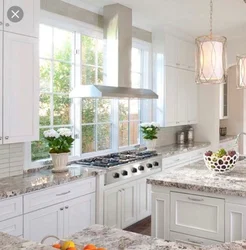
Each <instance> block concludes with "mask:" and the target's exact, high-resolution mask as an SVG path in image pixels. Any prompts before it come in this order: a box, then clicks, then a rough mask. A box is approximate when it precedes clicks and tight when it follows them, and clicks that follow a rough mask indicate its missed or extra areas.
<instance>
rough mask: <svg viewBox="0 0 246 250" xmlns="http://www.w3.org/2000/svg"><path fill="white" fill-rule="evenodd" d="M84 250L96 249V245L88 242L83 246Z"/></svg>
mask: <svg viewBox="0 0 246 250" xmlns="http://www.w3.org/2000/svg"><path fill="white" fill-rule="evenodd" d="M84 250H97V247H96V246H95V245H93V244H88V245H86V246H85V247H84Z"/></svg>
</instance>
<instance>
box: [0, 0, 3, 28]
mask: <svg viewBox="0 0 246 250" xmlns="http://www.w3.org/2000/svg"><path fill="white" fill-rule="evenodd" d="M2 6H3V0H0V30H3V8H2Z"/></svg>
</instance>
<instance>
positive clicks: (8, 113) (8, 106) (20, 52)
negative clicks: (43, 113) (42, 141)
mask: <svg viewBox="0 0 246 250" xmlns="http://www.w3.org/2000/svg"><path fill="white" fill-rule="evenodd" d="M3 82H4V94H3V96H4V101H3V103H4V109H3V112H4V114H3V117H4V120H3V135H4V138H3V139H4V143H17V142H26V141H33V140H38V134H39V132H38V123H39V122H38V116H39V115H38V113H39V63H38V39H36V38H31V37H26V36H21V35H16V34H12V33H8V32H5V34H4V81H3Z"/></svg>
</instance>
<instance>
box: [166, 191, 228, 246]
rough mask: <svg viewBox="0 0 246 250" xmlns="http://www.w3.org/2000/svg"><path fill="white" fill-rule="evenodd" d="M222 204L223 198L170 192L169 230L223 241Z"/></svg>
mask: <svg viewBox="0 0 246 250" xmlns="http://www.w3.org/2000/svg"><path fill="white" fill-rule="evenodd" d="M224 206H225V201H224V200H223V199H217V198H210V197H205V196H198V195H191V194H183V193H174V192H171V212H170V215H171V224H170V230H171V231H175V232H178V233H184V234H189V235H193V236H196V237H202V238H207V239H211V240H217V241H221V242H224V240H225V235H224V234H225V232H224V226H225V221H224V218H225V211H224ZM201 215H202V216H201Z"/></svg>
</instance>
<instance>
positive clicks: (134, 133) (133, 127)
mask: <svg viewBox="0 0 246 250" xmlns="http://www.w3.org/2000/svg"><path fill="white" fill-rule="evenodd" d="M139 125H140V123H139V122H130V145H136V144H138V143H139V141H140V140H139Z"/></svg>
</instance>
